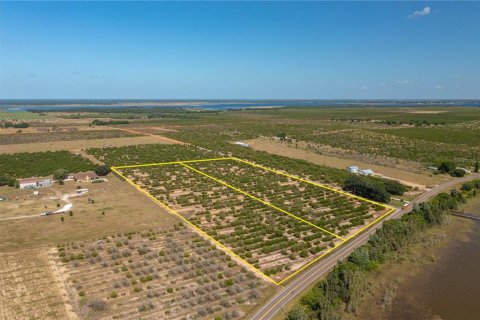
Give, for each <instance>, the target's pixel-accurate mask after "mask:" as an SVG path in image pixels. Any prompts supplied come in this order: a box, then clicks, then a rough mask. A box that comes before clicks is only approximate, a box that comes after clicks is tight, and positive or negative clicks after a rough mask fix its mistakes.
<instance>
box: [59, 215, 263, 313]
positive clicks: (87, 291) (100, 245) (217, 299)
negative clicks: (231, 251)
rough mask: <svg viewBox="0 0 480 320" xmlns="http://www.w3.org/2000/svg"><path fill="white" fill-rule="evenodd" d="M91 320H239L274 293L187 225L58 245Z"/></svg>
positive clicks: (79, 310)
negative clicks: (219, 319) (264, 296)
mask: <svg viewBox="0 0 480 320" xmlns="http://www.w3.org/2000/svg"><path fill="white" fill-rule="evenodd" d="M58 252H59V255H58V259H57V264H59V265H60V266H61V268H62V269H63V270H65V276H66V277H67V283H68V286H69V287H70V289H71V291H72V292H73V295H72V297H71V299H72V300H73V301H74V304H75V305H76V306H77V307H76V311H77V313H78V314H79V315H81V317H82V318H88V319H98V318H102V319H139V318H142V319H213V318H214V317H215V316H221V317H222V319H237V318H240V317H245V315H246V314H247V312H249V311H250V310H251V309H252V307H253V306H255V304H256V303H258V302H259V301H261V298H262V294H263V293H265V292H266V290H268V288H269V287H270V288H272V287H271V286H272V285H269V284H268V283H267V282H264V281H262V280H261V279H259V278H257V277H256V276H255V275H254V274H253V273H251V272H249V271H248V270H247V269H245V268H242V267H241V266H239V265H238V264H236V263H234V262H233V261H232V260H231V258H230V256H228V255H226V254H225V253H224V252H222V251H220V250H217V249H216V248H215V247H214V246H212V245H211V244H210V243H209V242H208V241H206V240H204V239H203V238H202V237H200V236H199V235H197V234H195V233H194V232H192V231H189V230H188V229H187V228H186V227H184V226H182V225H176V226H175V228H174V229H173V228H172V229H170V230H163V231H162V230H155V229H150V230H149V231H145V232H141V233H140V232H139V233H116V234H115V235H112V236H108V237H103V238H102V239H101V240H98V241H88V242H80V243H68V244H65V245H62V246H59V251H58Z"/></svg>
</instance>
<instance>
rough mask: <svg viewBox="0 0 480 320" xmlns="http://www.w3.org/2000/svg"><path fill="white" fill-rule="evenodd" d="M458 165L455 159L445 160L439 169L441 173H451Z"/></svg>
mask: <svg viewBox="0 0 480 320" xmlns="http://www.w3.org/2000/svg"><path fill="white" fill-rule="evenodd" d="M456 167H457V166H456V165H455V162H453V161H444V162H442V163H441V164H440V165H439V166H438V171H439V172H440V173H450V172H452V171H453V170H455V168H456Z"/></svg>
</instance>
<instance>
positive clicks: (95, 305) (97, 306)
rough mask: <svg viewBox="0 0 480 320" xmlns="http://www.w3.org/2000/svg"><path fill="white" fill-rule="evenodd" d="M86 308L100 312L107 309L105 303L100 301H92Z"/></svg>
mask: <svg viewBox="0 0 480 320" xmlns="http://www.w3.org/2000/svg"><path fill="white" fill-rule="evenodd" d="M87 306H88V307H89V308H90V309H92V310H93V311H101V310H105V309H107V303H106V302H105V301H103V300H101V299H94V300H92V301H90V302H89V303H88V304H87Z"/></svg>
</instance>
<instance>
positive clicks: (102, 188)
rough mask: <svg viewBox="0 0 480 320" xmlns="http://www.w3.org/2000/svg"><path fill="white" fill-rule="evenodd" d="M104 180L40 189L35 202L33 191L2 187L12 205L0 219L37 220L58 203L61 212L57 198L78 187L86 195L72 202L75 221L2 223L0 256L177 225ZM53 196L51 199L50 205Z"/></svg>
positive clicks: (1, 207)
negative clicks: (7, 253) (8, 252)
mask: <svg viewBox="0 0 480 320" xmlns="http://www.w3.org/2000/svg"><path fill="white" fill-rule="evenodd" d="M108 180H109V181H108V182H105V183H98V184H77V183H74V182H66V183H65V185H64V186H59V185H55V186H54V187H52V188H43V189H39V193H40V194H39V197H35V196H33V195H32V191H30V192H27V191H21V190H18V189H13V188H9V187H0V195H2V196H3V195H6V196H7V197H8V198H9V199H11V200H10V201H7V202H4V201H2V202H0V212H1V214H0V216H1V217H12V216H20V215H31V214H40V213H41V212H43V211H45V210H48V209H56V208H57V203H60V204H61V206H63V205H64V204H65V202H64V201H61V200H59V198H61V196H62V195H63V194H67V193H74V192H75V190H76V186H77V185H81V186H82V187H86V188H88V189H89V192H88V194H87V195H86V196H83V197H77V198H70V200H71V202H72V203H73V208H72V211H73V216H69V215H62V216H63V217H64V219H65V221H64V222H62V221H60V216H58V215H54V216H47V217H40V216H38V217H34V218H30V219H18V220H8V221H2V222H1V223H0V251H12V250H18V249H21V248H38V247H42V246H56V245H57V244H58V243H63V242H68V241H79V240H89V239H95V238H98V237H102V236H103V235H105V234H110V233H111V234H115V233H116V232H130V231H139V230H146V229H149V228H163V227H167V228H168V227H171V226H172V225H173V224H174V223H175V219H174V218H173V217H172V216H171V215H169V214H167V213H166V212H165V211H164V210H162V209H161V208H159V207H158V206H156V205H155V204H154V203H152V202H150V201H145V199H144V198H142V197H139V195H138V192H136V191H135V190H134V189H133V188H131V187H130V186H129V185H127V184H125V183H124V182H122V181H120V180H119V179H118V178H116V177H115V176H111V177H110V176H109V177H108ZM51 196H52V197H54V199H50V197H51ZM17 197H18V199H17ZM89 197H90V198H92V199H93V200H94V201H95V202H94V203H93V204H92V203H88V198H89ZM45 206H46V207H47V208H45ZM102 213H104V214H102Z"/></svg>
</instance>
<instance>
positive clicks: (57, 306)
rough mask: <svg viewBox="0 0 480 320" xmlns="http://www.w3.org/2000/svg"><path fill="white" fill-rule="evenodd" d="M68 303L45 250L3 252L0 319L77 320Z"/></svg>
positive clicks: (0, 266)
mask: <svg viewBox="0 0 480 320" xmlns="http://www.w3.org/2000/svg"><path fill="white" fill-rule="evenodd" d="M65 302H66V296H65V294H64V291H63V290H62V286H61V284H60V283H59V282H58V280H57V279H56V277H55V276H54V272H53V270H52V265H51V263H50V261H49V257H48V253H47V251H46V250H43V249H35V250H23V249H22V250H18V251H15V252H10V253H0V320H11V319H21V320H23V319H25V320H29V319H58V320H65V319H75V318H76V317H75V316H74V314H73V313H72V312H71V309H70V308H68V306H67V305H66V304H65ZM67 308H68V309H67Z"/></svg>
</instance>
